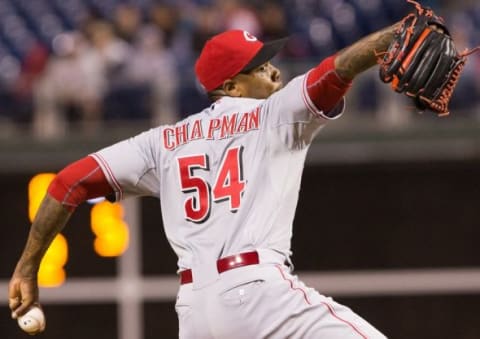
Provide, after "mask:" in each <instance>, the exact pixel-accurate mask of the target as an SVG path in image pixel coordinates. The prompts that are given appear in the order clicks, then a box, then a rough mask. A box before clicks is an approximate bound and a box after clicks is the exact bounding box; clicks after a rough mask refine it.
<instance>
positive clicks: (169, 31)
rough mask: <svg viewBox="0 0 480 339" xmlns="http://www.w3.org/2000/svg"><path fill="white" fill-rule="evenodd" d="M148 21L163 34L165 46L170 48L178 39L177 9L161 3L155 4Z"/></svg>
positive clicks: (178, 16) (178, 19) (178, 15)
mask: <svg viewBox="0 0 480 339" xmlns="http://www.w3.org/2000/svg"><path fill="white" fill-rule="evenodd" d="M150 20H151V22H152V23H153V24H154V25H156V26H157V27H158V28H159V29H160V30H161V31H162V32H163V33H164V36H165V37H164V41H165V46H167V47H172V46H173V45H174V44H175V40H176V38H177V37H178V36H177V33H178V28H179V23H180V14H179V9H178V7H176V6H174V5H171V4H168V3H164V2H163V1H162V2H155V3H154V4H153V5H152V8H151V9H150Z"/></svg>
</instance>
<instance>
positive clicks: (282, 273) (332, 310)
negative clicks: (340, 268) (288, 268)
mask: <svg viewBox="0 0 480 339" xmlns="http://www.w3.org/2000/svg"><path fill="white" fill-rule="evenodd" d="M275 267H276V268H277V269H278V270H279V271H280V274H281V275H282V278H283V280H285V281H287V282H289V283H290V288H291V289H292V290H297V291H300V292H302V293H303V297H304V299H305V301H306V302H307V304H309V305H312V303H311V302H310V300H308V297H307V292H306V291H305V290H304V289H303V288H301V287H293V280H292V279H288V278H287V277H286V276H285V273H284V272H283V271H282V269H281V268H280V266H279V265H276V266H275ZM321 304H322V305H324V306H325V307H326V308H327V309H328V311H329V312H330V314H331V315H332V316H333V317H334V318H335V319H337V320H339V321H341V322H343V323H345V324H347V325H348V326H350V327H351V328H352V329H353V330H354V331H355V332H357V333H358V334H359V335H360V336H361V337H362V338H365V339H368V337H367V336H366V335H365V334H363V333H362V332H361V331H360V330H359V329H358V328H357V327H356V326H355V325H354V324H352V323H351V322H349V321H348V320H345V319H343V318H340V317H339V316H338V315H337V313H335V310H334V309H333V307H332V306H331V305H330V304H328V303H326V302H321Z"/></svg>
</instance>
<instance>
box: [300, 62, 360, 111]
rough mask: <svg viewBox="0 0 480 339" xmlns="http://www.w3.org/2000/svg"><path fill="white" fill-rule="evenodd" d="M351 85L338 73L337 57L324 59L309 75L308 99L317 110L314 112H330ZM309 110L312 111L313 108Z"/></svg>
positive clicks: (307, 80)
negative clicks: (336, 67)
mask: <svg viewBox="0 0 480 339" xmlns="http://www.w3.org/2000/svg"><path fill="white" fill-rule="evenodd" d="M351 85H352V81H351V80H350V81H346V80H344V79H342V78H341V77H340V76H339V75H338V73H337V72H336V70H335V55H333V56H330V57H328V58H326V59H324V60H323V61H322V62H321V63H320V64H319V65H318V66H317V67H315V68H314V69H312V70H311V71H310V72H308V74H307V79H306V87H307V88H306V89H307V93H308V97H309V98H310V100H311V102H312V103H313V104H314V105H315V107H316V108H317V109H316V110H313V112H315V111H322V112H324V113H328V112H330V111H331V110H332V109H333V108H334V107H335V106H336V105H337V104H338V103H339V101H340V100H341V99H342V98H343V96H344V95H345V94H346V93H347V91H348V89H349V88H350V87H351ZM307 101H308V100H307ZM308 106H310V105H308ZM308 108H309V109H310V111H312V107H308ZM317 115H318V113H317Z"/></svg>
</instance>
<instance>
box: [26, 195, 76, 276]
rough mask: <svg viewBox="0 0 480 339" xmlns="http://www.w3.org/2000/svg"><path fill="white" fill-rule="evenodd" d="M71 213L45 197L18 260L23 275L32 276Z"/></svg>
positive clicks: (53, 200)
mask: <svg viewBox="0 0 480 339" xmlns="http://www.w3.org/2000/svg"><path fill="white" fill-rule="evenodd" d="M70 215H71V213H70V212H68V211H67V210H66V209H65V208H64V207H63V206H62V205H61V204H60V203H59V202H57V201H56V200H55V199H53V198H51V197H48V196H47V197H46V198H45V199H44V200H43V202H42V205H41V206H40V209H39V211H38V214H37V216H36V217H35V220H34V221H33V223H32V227H31V228H30V233H29V236H28V240H27V244H26V246H25V249H24V251H23V254H22V258H21V260H20V263H21V266H20V268H21V270H22V272H23V273H25V274H32V273H33V272H35V271H36V268H37V267H38V266H39V265H40V262H41V259H42V257H43V255H44V254H45V252H46V251H47V249H48V247H49V246H50V244H51V242H52V241H53V239H54V238H55V236H56V235H57V234H58V232H60V231H61V230H62V229H63V227H64V226H65V224H66V223H67V221H68V219H69V218H70Z"/></svg>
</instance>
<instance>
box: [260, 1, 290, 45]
mask: <svg viewBox="0 0 480 339" xmlns="http://www.w3.org/2000/svg"><path fill="white" fill-rule="evenodd" d="M259 18H260V23H261V25H262V30H263V37H262V39H263V40H264V41H269V40H274V39H280V38H284V37H286V36H288V35H289V32H288V24H287V18H286V16H285V8H284V7H283V6H281V5H280V4H279V3H278V1H273V0H269V1H265V2H264V3H263V4H262V7H261V9H260V12H259Z"/></svg>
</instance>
